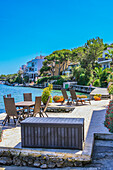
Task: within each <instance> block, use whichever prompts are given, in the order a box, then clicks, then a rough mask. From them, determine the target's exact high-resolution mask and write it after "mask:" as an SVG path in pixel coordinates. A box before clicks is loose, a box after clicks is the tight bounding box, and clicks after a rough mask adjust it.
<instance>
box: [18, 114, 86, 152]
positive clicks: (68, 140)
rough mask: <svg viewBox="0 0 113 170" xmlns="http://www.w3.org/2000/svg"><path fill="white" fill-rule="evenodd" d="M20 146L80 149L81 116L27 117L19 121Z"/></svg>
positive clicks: (82, 127)
mask: <svg viewBox="0 0 113 170" xmlns="http://www.w3.org/2000/svg"><path fill="white" fill-rule="evenodd" d="M21 140H22V147H32V148H33V147H40V148H62V149H63V148H70V149H82V146H83V141H84V119H83V118H55V117H54V118H53V117H47V118H45V117H44V118H42V117H29V118H27V119H25V120H23V121H22V122H21Z"/></svg>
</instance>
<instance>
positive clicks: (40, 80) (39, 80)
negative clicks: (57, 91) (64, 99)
mask: <svg viewBox="0 0 113 170" xmlns="http://www.w3.org/2000/svg"><path fill="white" fill-rule="evenodd" d="M48 79H49V77H43V78H41V79H38V80H37V84H41V83H44V82H46V81H47V80H48Z"/></svg>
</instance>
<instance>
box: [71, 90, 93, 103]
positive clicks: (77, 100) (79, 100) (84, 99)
mask: <svg viewBox="0 0 113 170" xmlns="http://www.w3.org/2000/svg"><path fill="white" fill-rule="evenodd" d="M69 91H70V94H71V98H72V102H74V100H75V102H76V105H78V102H81V103H82V104H83V102H86V101H88V102H89V103H90V104H91V102H90V99H89V98H77V95H76V92H75V90H74V89H69Z"/></svg>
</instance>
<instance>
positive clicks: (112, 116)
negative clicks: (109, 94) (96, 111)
mask: <svg viewBox="0 0 113 170" xmlns="http://www.w3.org/2000/svg"><path fill="white" fill-rule="evenodd" d="M104 125H105V126H106V127H107V128H108V129H109V132H111V133H113V100H111V101H110V102H109V106H108V109H107V111H106V116H105V121H104Z"/></svg>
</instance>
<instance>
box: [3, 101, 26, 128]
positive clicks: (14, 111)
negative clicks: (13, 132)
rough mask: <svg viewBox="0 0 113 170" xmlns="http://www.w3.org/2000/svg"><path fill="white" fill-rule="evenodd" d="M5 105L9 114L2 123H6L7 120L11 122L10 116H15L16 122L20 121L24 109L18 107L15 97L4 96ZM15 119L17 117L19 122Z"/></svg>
mask: <svg viewBox="0 0 113 170" xmlns="http://www.w3.org/2000/svg"><path fill="white" fill-rule="evenodd" d="M4 105H5V110H6V114H7V116H6V117H5V119H4V120H3V122H2V124H3V125H5V124H6V122H7V121H8V123H10V117H13V120H14V123H15V124H16V123H19V122H20V120H21V119H22V115H23V109H18V110H17V109H16V106H15V102H14V98H4ZM15 119H17V122H16V121H15Z"/></svg>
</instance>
